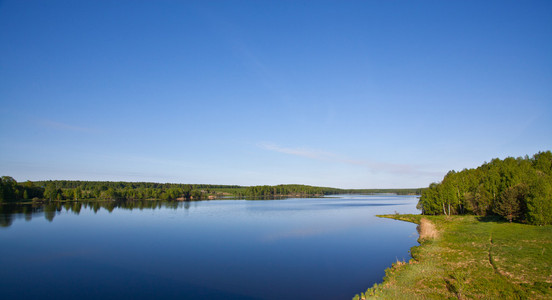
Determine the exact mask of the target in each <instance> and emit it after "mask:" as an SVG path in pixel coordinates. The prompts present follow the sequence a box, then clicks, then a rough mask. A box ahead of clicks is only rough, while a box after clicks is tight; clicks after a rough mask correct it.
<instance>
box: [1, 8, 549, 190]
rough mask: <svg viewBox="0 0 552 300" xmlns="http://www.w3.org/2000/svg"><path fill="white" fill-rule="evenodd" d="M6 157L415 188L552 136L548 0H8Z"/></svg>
mask: <svg viewBox="0 0 552 300" xmlns="http://www.w3.org/2000/svg"><path fill="white" fill-rule="evenodd" d="M0 105H1V107H2V109H1V110H0V173H1V175H9V176H12V177H14V178H15V179H16V180H18V181H24V180H42V179H77V180H112V181H119V180H122V181H154V182H179V183H212V184H239V185H261V184H282V183H298V184H310V185H317V186H332V187H341V188H397V187H424V186H427V185H429V183H431V182H435V181H440V180H441V179H442V176H443V175H444V174H446V172H447V171H449V170H453V169H454V170H461V169H463V168H472V167H477V166H479V165H480V164H482V163H483V162H485V161H489V160H491V159H492V158H495V157H499V158H504V157H507V156H515V157H516V156H523V155H525V154H529V155H532V154H534V153H536V152H538V151H544V150H550V149H552V117H551V116H552V2H550V1H496V2H495V1H55V0H54V1H1V2H0Z"/></svg>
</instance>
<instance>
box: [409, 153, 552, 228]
mask: <svg viewBox="0 0 552 300" xmlns="http://www.w3.org/2000/svg"><path fill="white" fill-rule="evenodd" d="M418 209H421V210H422V214H424V215H441V214H442V215H462V214H473V215H478V216H491V215H498V216H502V217H503V218H505V219H506V220H508V221H509V222H512V221H516V222H521V223H527V224H534V225H547V224H552V153H551V152H550V151H546V152H539V153H537V154H535V155H533V156H532V157H528V156H525V157H518V158H513V157H507V158H505V159H503V160H501V159H498V158H495V159H493V160H491V161H490V162H488V163H487V162H486V163H484V164H483V165H481V166H479V167H477V168H475V169H464V170H462V171H460V172H455V171H450V172H449V173H448V174H447V175H445V177H444V178H443V180H442V181H441V182H440V183H432V184H430V186H429V188H427V189H424V190H423V191H422V195H421V197H420V200H419V202H418Z"/></svg>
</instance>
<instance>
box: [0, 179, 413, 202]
mask: <svg viewBox="0 0 552 300" xmlns="http://www.w3.org/2000/svg"><path fill="white" fill-rule="evenodd" d="M374 193H394V194H402V195H406V194H420V193H421V189H338V188H330V187H316V186H310V185H299V184H280V185H262V186H248V187H245V186H238V185H213V184H178V183H153V182H112V181H78V180H48V181H25V182H22V183H19V182H17V181H16V180H15V179H13V178H12V177H9V176H3V177H1V178H0V203H16V202H30V201H35V202H36V201H68V200H71V201H88V200H133V201H134V200H136V201H137V200H187V201H189V200H205V199H214V198H223V197H234V198H235V197H240V198H249V197H261V198H273V197H312V196H324V195H335V194H374Z"/></svg>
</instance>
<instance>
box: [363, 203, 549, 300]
mask: <svg viewBox="0 0 552 300" xmlns="http://www.w3.org/2000/svg"><path fill="white" fill-rule="evenodd" d="M377 217H381V218H389V219H394V220H399V221H404V222H411V223H415V224H418V232H419V234H420V236H419V238H418V243H419V245H418V246H414V247H412V248H411V249H410V253H411V256H412V259H410V261H408V262H401V261H397V262H395V263H392V265H391V267H389V268H387V269H386V270H385V276H384V277H383V280H382V282H380V283H376V284H374V285H373V286H372V287H371V288H368V289H367V290H366V291H365V292H362V293H360V294H357V295H355V297H354V298H353V299H359V300H360V299H427V298H430V299H445V298H456V299H471V298H485V299H519V298H521V299H525V298H530V299H552V225H549V226H534V225H525V224H519V223H508V222H505V221H502V220H500V219H497V218H482V217H476V216H427V215H399V214H392V215H378V216H377ZM520 237H523V239H520Z"/></svg>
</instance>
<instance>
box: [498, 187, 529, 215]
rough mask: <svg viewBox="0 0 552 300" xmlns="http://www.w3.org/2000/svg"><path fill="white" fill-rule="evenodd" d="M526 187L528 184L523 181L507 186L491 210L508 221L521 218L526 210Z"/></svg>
mask: <svg viewBox="0 0 552 300" xmlns="http://www.w3.org/2000/svg"><path fill="white" fill-rule="evenodd" d="M528 189H529V188H528V186H527V185H526V184H524V183H520V184H518V185H516V186H513V187H509V188H508V189H506V190H505V191H504V192H503V193H502V194H501V196H500V198H499V200H498V201H497V202H496V203H495V206H494V208H493V211H494V212H495V213H496V214H498V215H500V216H502V217H504V218H506V220H508V221H509V222H512V220H519V219H521V218H523V217H524V216H525V211H526V210H527V208H526V207H527V203H526V199H525V198H526V197H527V192H528Z"/></svg>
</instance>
